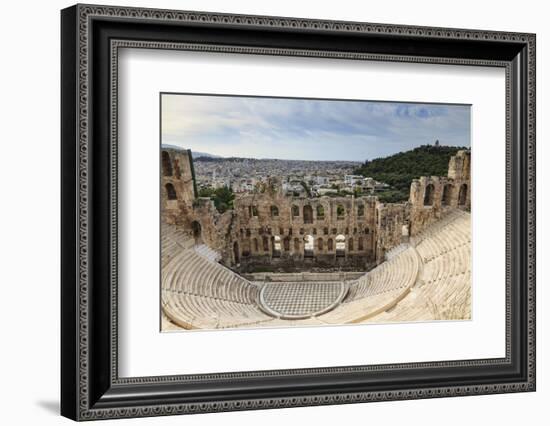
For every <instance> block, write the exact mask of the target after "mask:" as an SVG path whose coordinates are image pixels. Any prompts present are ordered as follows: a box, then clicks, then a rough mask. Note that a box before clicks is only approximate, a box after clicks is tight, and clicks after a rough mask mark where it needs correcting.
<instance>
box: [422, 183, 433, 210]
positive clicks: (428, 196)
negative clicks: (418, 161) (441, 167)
mask: <svg viewBox="0 0 550 426" xmlns="http://www.w3.org/2000/svg"><path fill="white" fill-rule="evenodd" d="M433 204H434V186H433V185H432V184H431V183H429V184H428V185H426V188H424V205H425V206H433Z"/></svg>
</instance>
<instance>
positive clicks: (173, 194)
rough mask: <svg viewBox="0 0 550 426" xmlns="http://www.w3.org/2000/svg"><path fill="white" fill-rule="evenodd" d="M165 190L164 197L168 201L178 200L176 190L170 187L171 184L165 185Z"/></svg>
mask: <svg viewBox="0 0 550 426" xmlns="http://www.w3.org/2000/svg"><path fill="white" fill-rule="evenodd" d="M165 188H166V197H167V198H168V199H169V200H177V199H178V194H176V188H174V185H172V184H171V183H167V184H166V185H165Z"/></svg>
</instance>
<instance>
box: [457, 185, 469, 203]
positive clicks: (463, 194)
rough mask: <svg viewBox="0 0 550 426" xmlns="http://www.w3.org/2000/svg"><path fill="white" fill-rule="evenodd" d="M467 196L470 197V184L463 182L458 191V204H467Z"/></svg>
mask: <svg viewBox="0 0 550 426" xmlns="http://www.w3.org/2000/svg"><path fill="white" fill-rule="evenodd" d="M467 197H468V185H466V184H465V183H463V184H462V185H460V191H459V192H458V205H459V206H465V205H466V198H467Z"/></svg>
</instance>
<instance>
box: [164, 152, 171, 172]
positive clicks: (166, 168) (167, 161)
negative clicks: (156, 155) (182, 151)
mask: <svg viewBox="0 0 550 426" xmlns="http://www.w3.org/2000/svg"><path fill="white" fill-rule="evenodd" d="M172 174H173V173H172V160H171V159H170V154H168V151H162V175H163V176H172Z"/></svg>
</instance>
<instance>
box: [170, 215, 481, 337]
mask: <svg viewBox="0 0 550 426" xmlns="http://www.w3.org/2000/svg"><path fill="white" fill-rule="evenodd" d="M470 235H471V233H470V214H469V213H466V212H462V211H458V210H457V211H455V212H453V213H450V214H449V215H447V216H446V217H445V218H443V219H441V220H440V221H438V222H436V223H435V224H433V225H431V226H429V227H428V228H426V229H425V230H424V231H423V232H422V233H421V234H420V235H418V236H416V237H414V238H412V239H411V244H410V245H407V246H402V247H398V248H396V249H395V250H392V255H391V256H389V257H388V260H386V261H385V262H384V263H382V264H381V265H379V266H378V267H376V268H374V269H373V270H371V271H369V272H367V273H366V274H365V275H363V276H362V277H360V278H359V279H357V280H354V281H351V282H348V283H334V282H332V283H330V284H328V283H325V284H327V285H325V287H326V288H325V287H323V286H321V287H323V288H322V290H327V289H328V290H329V291H330V292H331V297H330V298H331V300H332V302H333V303H329V302H327V301H323V302H322V303H321V304H319V303H317V302H316V303H317V304H318V305H319V306H317V305H315V306H314V307H313V308H312V307H309V308H307V309H306V307H301V306H299V304H297V303H295V302H294V303H292V304H291V305H292V306H291V308H289V310H288V311H285V309H286V308H285V306H287V305H288V303H285V301H284V300H283V299H284V297H285V296H284V294H285V293H286V294H288V295H292V294H294V295H295V293H296V292H297V291H298V292H299V293H300V295H301V296H300V297H302V298H303V300H304V301H308V303H310V302H311V300H315V297H314V296H315V295H313V293H316V292H317V290H319V288H318V287H319V285H311V284H314V283H308V284H305V283H291V282H289V283H277V284H272V286H273V287H272V288H270V289H269V290H270V291H273V294H269V293H266V294H268V295H269V296H270V300H271V303H272V304H273V306H275V308H276V309H267V310H266V306H265V305H264V306H262V304H261V301H260V299H261V298H260V291H261V289H260V287H259V286H257V285H255V284H253V283H251V282H249V281H247V280H246V279H245V278H243V277H242V276H240V275H238V274H236V273H235V272H233V271H231V270H230V269H228V268H226V267H225V266H223V265H221V264H219V263H218V262H217V260H218V259H219V256H218V255H217V254H216V253H215V252H214V251H213V250H212V249H210V248H208V247H206V246H203V245H199V246H196V245H195V242H194V239H193V237H192V236H191V235H190V234H189V233H187V232H185V231H183V230H181V229H180V228H178V227H176V226H174V225H167V224H163V226H162V238H161V242H162V256H161V257H162V260H161V261H162V279H161V281H162V282H161V287H162V292H161V293H162V297H161V299H162V307H163V316H162V317H163V330H172V329H178V328H185V329H215V328H241V327H247V328H256V327H282V326H292V325H303V326H306V325H321V324H345V323H363V322H403V321H428V320H435V319H468V318H470V315H471V314H470V306H471V279H470V276H471V267H470V258H471V256H470V246H471V244H470V239H471V238H470ZM317 284H322V283H317ZM335 284H340V286H338V285H335ZM275 286H280V287H275ZM307 286H309V287H307ZM266 289H267V288H266ZM308 289H310V290H311V292H312V294H311V295H308V294H305V293H304V294H302V293H303V292H304V291H306V292H307V290H308ZM275 290H276V291H275ZM264 291H266V290H264ZM332 293H334V294H332ZM336 293H338V295H336ZM271 296H272V297H271ZM289 297H291V296H289ZM321 305H323V306H321ZM273 306H271V308H272V307H273ZM288 306H290V305H288ZM268 307H269V306H268ZM281 307H282V308H281ZM323 307H328V308H326V309H325V308H323ZM306 311H307V312H306ZM285 312H286V313H290V315H286V316H285ZM294 314H296V315H294ZM306 317H307V318H306Z"/></svg>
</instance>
